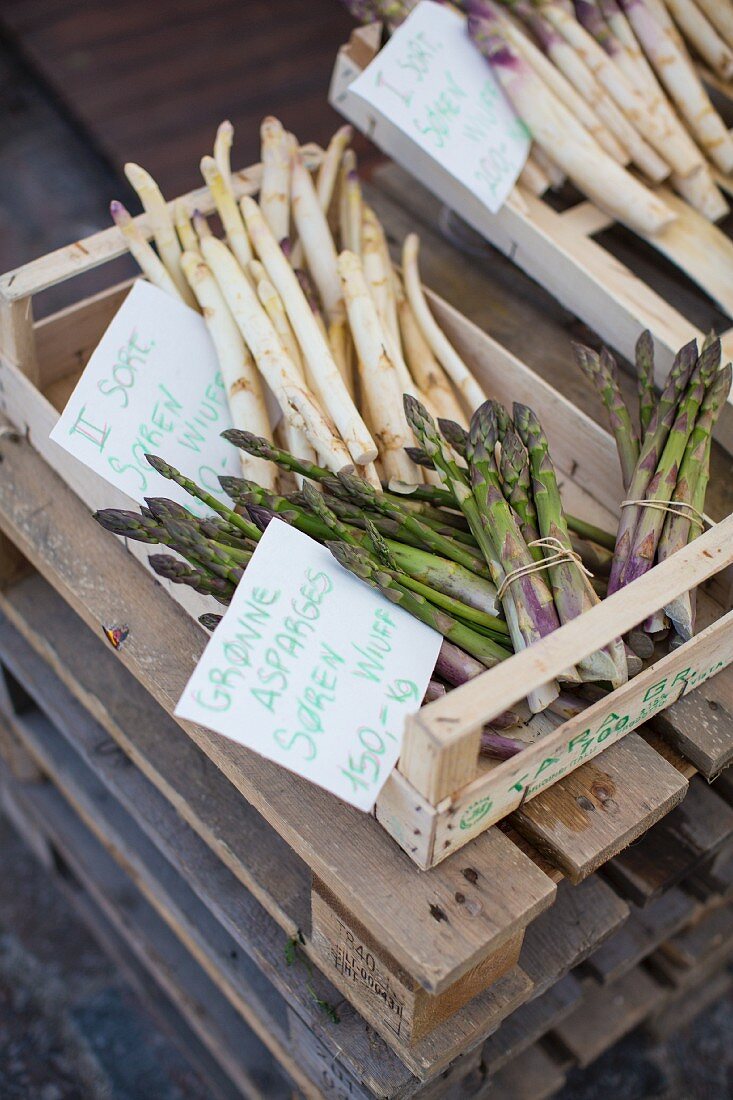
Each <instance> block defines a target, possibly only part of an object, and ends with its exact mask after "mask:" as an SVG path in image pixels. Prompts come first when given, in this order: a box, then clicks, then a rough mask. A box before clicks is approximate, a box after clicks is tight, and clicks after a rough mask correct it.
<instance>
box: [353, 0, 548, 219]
mask: <svg viewBox="0 0 733 1100" xmlns="http://www.w3.org/2000/svg"><path fill="white" fill-rule="evenodd" d="M349 94H350V95H353V96H355V97H357V98H359V99H362V100H363V101H365V102H366V103H368V104H369V105H370V106H371V107H373V108H374V109H375V110H376V111H377V112H379V114H381V115H382V116H384V117H385V118H386V119H388V120H389V122H390V123H392V124H393V125H395V126H397V127H398V128H399V130H401V131H402V132H403V133H404V134H405V135H406V136H407V137H408V138H410V139H411V141H413V142H414V143H415V145H416V146H417V147H418V148H419V149H420V150H422V151H423V152H424V153H426V154H428V156H429V157H431V158H432V159H433V160H434V161H437V163H438V164H440V165H441V167H442V168H444V169H445V170H446V171H447V172H448V173H449V174H450V175H451V176H452V177H453V178H454V179H456V180H457V181H458V182H459V183H462V184H463V185H464V186H465V187H467V188H468V189H469V191H471V192H472V193H473V194H475V195H476V196H477V198H479V199H481V200H482V201H483V202H484V203H485V204H486V206H487V207H488V208H489V210H490V211H491V212H492V214H495V213H496V212H497V210H499V208H500V207H501V206H502V204H503V202H504V200H505V199H506V197H507V195H508V194H509V192H510V191H511V190H512V188H513V186H514V184H515V183H516V180H517V176H518V175H519V173H520V172H521V170H522V168H523V167H524V164H525V162H526V160H527V156H528V155H529V147H530V138H529V135H528V132H527V129H526V127H525V126H524V124H523V123H522V122H521V120H520V119H519V118H518V117H517V115H516V114H515V113H514V111H513V109H512V107H511V105H510V104H509V102H508V100H507V99H506V97H505V96H504V93H503V91H502V90H501V88H500V86H499V84H498V83H497V81H496V79H495V77H494V75H493V73H492V71H491V67H490V66H489V64H488V62H487V61H486V60H485V58H483V57H482V56H481V54H480V53H479V51H478V49H477V48H476V46H474V44H473V42H472V41H471V39H470V38H469V35H468V30H467V28H466V20H465V18H464V16H462V15H460V14H459V13H458V12H455V11H453V10H451V9H450V8H447V7H444V6H443V5H442V4H434V3H431V2H430V0H423V2H422V3H420V4H418V6H417V7H416V8H415V10H414V11H413V12H412V13H411V14H410V15H409V16H408V18H407V19H406V20H405V22H404V23H403V24H402V25H401V26H400V27H399V28H398V29H397V31H395V33H394V34H393V35H392V37H391V38H390V40H389V42H388V43H387V44H386V46H384V48H383V49H382V50H381V51H380V53H379V54H378V55H377V57H375V59H374V60H373V61H372V62H371V64H370V65H368V66H367V68H366V69H365V70H364V72H363V73H361V75H360V76H358V77H357V79H356V80H355V81H354V82H353V84H351V85H350V87H349Z"/></svg>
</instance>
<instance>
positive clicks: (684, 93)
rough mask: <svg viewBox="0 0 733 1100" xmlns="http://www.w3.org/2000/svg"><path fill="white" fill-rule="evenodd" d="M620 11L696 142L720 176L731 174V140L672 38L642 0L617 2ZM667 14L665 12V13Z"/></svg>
mask: <svg viewBox="0 0 733 1100" xmlns="http://www.w3.org/2000/svg"><path fill="white" fill-rule="evenodd" d="M620 4H621V7H622V9H623V11H624V12H625V14H626V16H627V17H628V19H629V22H630V23H631V26H632V27H633V29H634V32H635V34H636V36H637V38H638V39H639V42H640V43H641V45H642V46H643V48H644V51H645V53H646V55H647V57H648V58H649V60H650V62H651V63H652V66H653V68H654V69H655V71H656V73H657V76H658V77H659V79H660V80H661V82H662V84H663V85H664V86H665V88H666V89H667V91H668V92H669V95H670V96H671V98H672V99H673V101H674V102H675V103H676V105H677V109H678V110H679V112H680V114H681V115H682V116H683V118H685V119H686V120H687V124H688V126H689V127H690V129H691V130H692V132H693V134H694V135H695V138H696V140H697V141H698V143H699V144H700V146H701V147H702V149H703V150H704V152H705V153H707V155H708V156H709V157H710V159H711V160H712V161H713V162H714V163H715V164H716V165H717V166H718V168H720V170H721V171H722V172H725V173H726V174H727V173H730V172H731V171H733V138H731V135H730V134H729V133H728V130H727V129H726V127H725V124H724V123H723V120H722V119H721V117H720V115H719V114H718V113H717V111H716V110H715V108H714V107H713V105H712V103H711V102H710V97H709V96H708V94H707V92H706V91H705V89H704V88H703V86H702V83H701V81H700V79H699V77H698V76H697V74H696V73H695V71H694V69H693V68H692V66H691V65H690V62H689V57H688V56H687V55H686V52H685V51H684V48H683V49H680V47H679V44H678V43H677V41H676V38H675V34H673V33H672V32H671V31H669V29H668V28H667V27H666V26H665V27H663V26H662V24H661V23H659V22H658V21H657V19H656V18H655V16H654V15H652V13H651V10H650V8H649V6H648V5H647V4H646V3H644V2H643V0H620ZM664 10H665V12H666V9H664Z"/></svg>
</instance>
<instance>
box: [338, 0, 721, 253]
mask: <svg viewBox="0 0 733 1100" xmlns="http://www.w3.org/2000/svg"><path fill="white" fill-rule="evenodd" d="M445 2H446V3H448V0H445ZM346 3H347V6H348V7H349V8H350V10H351V11H352V13H353V14H354V15H355V16H356V18H358V19H361V20H362V21H364V22H369V21H372V20H375V19H381V20H383V21H384V22H385V23H386V25H387V27H388V28H389V29H390V30H393V29H394V28H395V27H397V26H399V25H400V23H402V22H403V21H404V19H405V18H406V16H407V15H409V13H410V11H411V10H412V9H413V7H414V6H415V4H414V0H371V2H367V3H356V4H354V3H350V2H349V0H346ZM449 6H453V7H455V8H456V9H460V10H461V11H463V12H465V13H467V16H468V19H467V30H468V33H469V34H470V36H471V38H472V40H473V41H474V43H475V45H476V46H477V48H478V49H479V50H480V51H481V52H482V54H483V55H484V56H485V57H486V58H487V60H488V62H489V63H490V65H491V67H492V70H493V72H494V74H495V76H496V78H497V80H498V82H499V83H500V84H501V86H502V88H503V89H504V91H505V93H506V95H507V97H508V99H509V100H510V102H511V103H512V105H513V106H514V108H515V110H516V112H517V114H518V115H519V117H520V118H521V119H522V120H523V121H524V123H525V124H526V126H527V127H528V129H529V131H530V134H531V136H532V138H533V141H534V145H533V148H532V152H531V155H530V158H529V161H528V163H527V165H526V167H525V169H524V171H523V172H522V175H521V176H520V180H519V182H520V184H522V185H523V186H525V187H527V188H528V189H529V190H531V191H533V192H534V193H535V194H538V195H541V194H544V192H545V191H547V190H548V189H549V188H550V187H558V186H560V185H561V184H562V183H563V182H564V180H565V179H566V178H567V179H569V180H570V181H572V183H574V184H575V186H576V187H577V188H578V189H579V190H580V191H581V192H583V193H584V194H585V195H587V196H588V198H590V199H591V200H592V201H593V202H594V203H596V205H598V206H600V207H601V208H602V209H604V210H606V211H607V212H608V213H609V214H611V215H612V216H613V217H614V218H616V219H617V220H619V221H621V222H623V223H624V224H625V225H627V226H629V227H630V228H631V229H634V230H636V231H637V232H639V233H641V234H643V235H645V236H654V235H655V234H657V233H659V232H661V231H662V230H663V229H664V228H665V227H666V226H667V225H669V224H670V222H672V221H674V220H675V218H676V217H678V216H680V213H681V211H685V212H686V213H687V212H688V211H687V208H686V207H685V206H684V205H682V204H680V203H679V202H678V200H677V199H676V198H675V196H674V195H673V194H672V193H671V192H672V191H674V192H676V193H677V195H678V196H679V197H680V198H681V199H682V200H683V203H684V204H688V206H689V207H690V208H692V209H694V210H695V211H697V212H698V213H699V215H701V216H700V217H699V218H692V224H694V225H695V226H696V230H695V232H696V234H697V235H698V236H703V237H708V238H712V237H717V236H718V233H717V231H716V230H714V228H713V227H712V226H710V225H707V226H706V225H705V221H706V220H707V221H708V222H716V221H719V220H720V219H721V218H722V217H724V216H725V214H727V213H728V209H729V208H728V203H727V201H726V199H725V197H724V195H723V193H722V191H721V189H720V187H719V186H718V184H719V183H721V182H722V183H723V185H724V186H725V187H726V189H729V187H728V185H727V183H726V182H725V181H724V180H722V181H721V176H722V177H728V176H730V174H731V173H732V172H733V137H731V134H730V133H729V131H728V129H727V127H726V125H725V123H724V122H723V120H722V118H721V117H720V115H719V114H718V112H717V110H716V109H715V106H714V105H713V103H712V102H711V100H710V97H709V95H708V93H707V91H706V89H705V87H704V85H703V82H702V79H701V77H700V75H699V73H698V70H697V69H696V67H695V64H694V62H693V58H692V57H691V56H690V54H689V52H688V49H687V45H686V42H687V43H688V44H689V45H690V46H691V48H692V49H693V51H694V53H695V54H696V55H697V56H699V57H701V58H702V59H703V60H704V61H705V62H706V64H707V65H708V66H709V67H710V68H712V69H713V70H714V71H715V72H716V73H717V74H718V75H719V76H722V77H724V78H729V77H730V75H731V72H733V48H732V47H733V4H732V3H731V0H572V2H563V0H455V2H454V3H452V4H450V3H449ZM639 176H641V177H642V179H643V181H644V182H641V180H640V179H639V178H638V177H639ZM663 182H664V183H665V184H668V185H669V188H671V190H668V189H667V188H666V187H665V188H663V189H660V188H659V184H661V183H663ZM690 213H691V212H690Z"/></svg>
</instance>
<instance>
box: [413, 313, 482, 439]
mask: <svg viewBox="0 0 733 1100" xmlns="http://www.w3.org/2000/svg"><path fill="white" fill-rule="evenodd" d="M397 309H398V312H399V319H400V332H401V334H402V346H403V348H404V349H405V358H406V359H407V365H408V366H409V368H410V372H411V374H412V377H413V378H414V379H415V383H416V384H417V385H418V386H419V388H420V390H421V391H422V393H424V394H425V396H426V397H427V398H428V399H429V401H430V403H431V405H432V407H433V408H434V409H435V411H436V413H437V415H438V416H439V417H443V418H444V419H446V420H455V421H456V423H457V424H460V425H461V427H463V428H467V427H468V418H467V417H466V416H465V414H464V412H463V409H462V408H461V406H460V402H459V401H458V398H457V397H456V395H455V394H454V393H453V390H452V389H451V384H450V382H449V380H448V377H447V375H446V373H445V371H444V370H443V368H442V367H441V365H440V363H439V362H438V360H437V359H436V358H435V356H434V355H433V353H432V351H431V349H430V347H429V345H428V343H427V341H426V339H425V337H424V336H423V334H422V331H421V330H420V326H419V325H418V323H417V321H416V319H415V314H414V313H413V312H412V306H411V305H410V303H409V302H408V301H407V298H406V297H405V296H404V295H402V296H401V297H400V298H399V300H398V303H397Z"/></svg>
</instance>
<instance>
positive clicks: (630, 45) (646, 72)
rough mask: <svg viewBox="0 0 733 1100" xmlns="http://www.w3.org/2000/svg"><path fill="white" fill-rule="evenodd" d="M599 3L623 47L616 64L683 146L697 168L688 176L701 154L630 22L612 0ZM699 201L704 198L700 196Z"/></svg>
mask: <svg viewBox="0 0 733 1100" xmlns="http://www.w3.org/2000/svg"><path fill="white" fill-rule="evenodd" d="M600 7H601V11H602V14H603V15H604V16H605V19H606V22H607V24H608V26H609V28H610V30H611V32H612V33H613V34H614V35H615V36H616V39H617V40H618V42H619V43H620V45H621V46H622V47H623V49H622V50H621V52H620V53H618V54H617V55H615V57H614V60H615V62H616V64H617V65H618V66H619V67H620V68H621V69H622V71H623V72H624V73H625V74H626V77H627V79H629V80H630V81H631V82H632V83H634V84H635V86H636V88H637V89H638V91H639V92H640V93H641V94H642V95H643V96H644V97H645V98H646V102H647V105H648V107H649V110H650V111H653V112H654V113H656V114H657V115H658V116H659V117H660V118H661V119H662V121H663V125H665V126H666V127H667V128H668V129H669V130H670V131H672V132H673V133H674V135H675V140H676V141H677V142H678V143H679V144H680V146H681V147H684V148H685V149H686V150H687V156H688V158H689V161H690V164H695V163H696V164H697V168H694V169H693V170H692V171H691V172H690V173H689V175H690V176H692V175H694V174H695V173H696V172H698V171H699V170H700V169H702V168H704V167H705V158H704V157H703V155H702V153H701V152H700V150H699V149H698V147H697V145H696V144H695V142H694V141H693V140H692V138H691V137H690V134H689V133H688V131H687V130H686V129H685V127H684V126H683V125H682V122H681V121H680V118H679V116H678V114H677V112H676V111H675V109H674V107H673V106H672V104H671V103H670V102H669V100H668V99H667V93H666V92H665V91H664V89H663V88H662V86H661V84H660V83H659V81H658V80H657V77H656V74H655V72H654V70H653V69H652V67H651V65H650V64H649V62H648V61H647V59H646V57H645V56H644V53H643V51H642V49H641V47H640V45H639V42H638V40H637V37H636V35H635V34H634V32H633V30H632V28H631V24H630V23H629V21H628V19H627V18H626V16H625V15H624V13H623V12H622V11H621V9H620V7H619V6H618V4H617V2H616V0H601V3H600ZM679 178H680V176H679V174H678V173H675V172H674V171H673V173H672V180H673V182H674V180H675V179H679ZM675 186H676V185H675ZM687 190H688V192H689V193H691V194H696V193H697V189H696V188H695V187H694V186H693V185H690V187H689V188H687ZM702 201H703V202H704V201H705V199H704V196H703V197H702ZM693 205H694V204H693Z"/></svg>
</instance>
